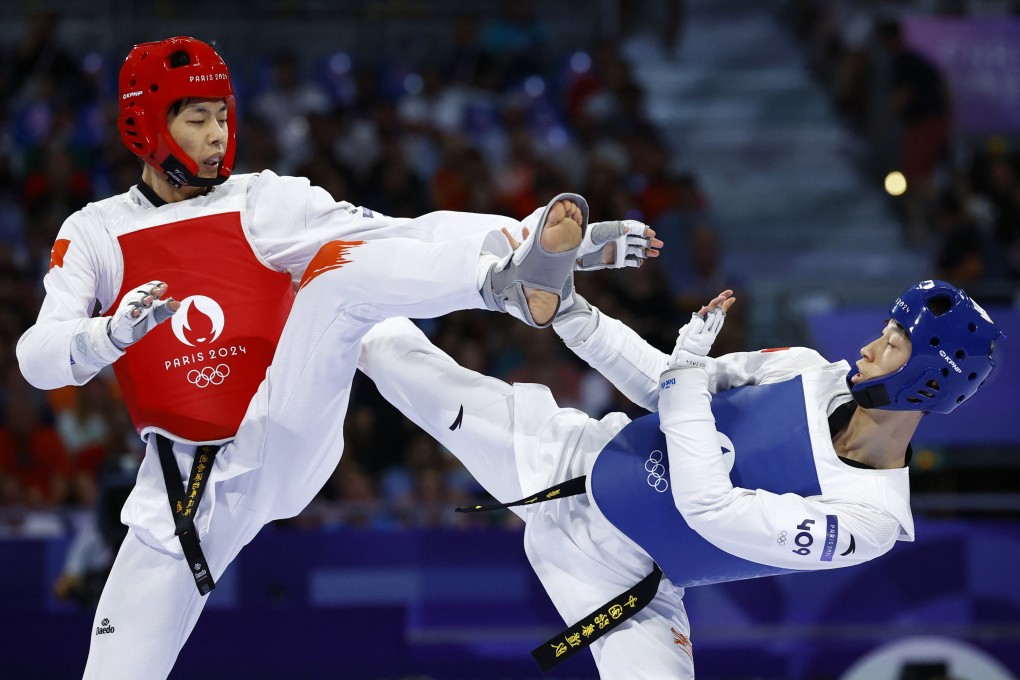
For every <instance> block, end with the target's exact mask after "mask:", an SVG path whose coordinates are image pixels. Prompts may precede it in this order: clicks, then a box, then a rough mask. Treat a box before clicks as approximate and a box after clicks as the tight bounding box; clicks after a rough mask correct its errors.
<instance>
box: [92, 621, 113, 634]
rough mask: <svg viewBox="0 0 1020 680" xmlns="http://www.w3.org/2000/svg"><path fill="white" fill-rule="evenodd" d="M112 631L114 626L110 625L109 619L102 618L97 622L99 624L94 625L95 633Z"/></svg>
mask: <svg viewBox="0 0 1020 680" xmlns="http://www.w3.org/2000/svg"><path fill="white" fill-rule="evenodd" d="M113 631H114V627H113V626H111V625H110V619H103V620H102V621H100V622H99V625H98V626H96V635H105V634H107V633H112V632H113Z"/></svg>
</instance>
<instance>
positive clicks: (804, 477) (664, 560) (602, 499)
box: [589, 376, 821, 587]
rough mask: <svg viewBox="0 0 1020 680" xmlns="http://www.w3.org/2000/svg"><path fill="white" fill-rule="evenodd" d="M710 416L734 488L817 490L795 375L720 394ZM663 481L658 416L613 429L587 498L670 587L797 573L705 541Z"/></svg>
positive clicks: (664, 460)
mask: <svg viewBox="0 0 1020 680" xmlns="http://www.w3.org/2000/svg"><path fill="white" fill-rule="evenodd" d="M712 413H713V414H714V415H715V420H716V429H717V430H718V431H719V433H720V434H722V435H724V436H723V437H721V438H720V439H721V441H723V442H725V443H723V445H722V446H721V449H722V450H721V451H720V455H723V456H728V455H732V456H733V468H732V470H731V471H730V479H731V480H732V481H733V485H734V486H738V487H743V488H747V489H764V490H766V491H771V492H773V493H777V494H783V493H795V494H799V495H801V496H816V495H818V494H820V493H821V489H820V487H819V483H818V473H817V470H816V468H815V461H814V454H813V452H812V447H811V440H810V436H809V433H808V423H807V413H806V410H805V405H804V387H803V382H802V380H801V378H800V377H799V376H798V377H796V378H792V379H790V380H786V381H784V382H781V383H774V384H771V385H748V386H745V387H739V388H736V389H732V390H726V391H724V392H720V393H719V394H716V395H714V396H713V398H712ZM727 439H728V440H729V441H728V442H727V441H726V440H727ZM727 449H729V450H727ZM668 481H669V460H668V457H667V455H666V438H665V436H664V435H663V434H662V432H661V430H660V429H659V414H657V413H652V414H650V415H647V416H643V417H641V418H638V419H637V420H635V421H633V422H632V423H630V424H629V425H627V426H626V427H625V428H623V429H622V430H620V432H619V433H618V434H617V435H616V437H614V438H613V440H612V441H610V442H609V443H608V444H607V445H606V446H605V448H604V449H603V450H602V452H601V453H600V454H599V456H598V458H597V459H596V461H595V465H594V467H593V468H592V471H591V474H590V476H589V484H590V488H591V494H592V497H593V498H594V499H595V502H596V504H597V505H598V507H599V509H600V510H601V511H602V513H603V514H604V515H605V516H606V518H607V519H608V520H609V521H610V522H612V523H613V525H614V526H615V527H616V528H617V529H619V530H620V531H622V532H623V533H624V534H626V535H627V536H628V537H629V538H630V539H631V540H633V541H634V542H635V543H637V544H638V545H640V546H641V547H642V548H643V549H644V550H645V552H647V553H648V554H649V555H650V556H651V557H652V559H654V560H655V562H656V563H657V564H658V565H659V567H661V568H662V571H663V573H665V574H666V576H668V577H669V579H670V580H671V581H672V582H673V583H674V584H675V585H678V586H682V587H688V586H696V585H705V584H709V583H721V582H724V581H736V580H739V579H747V578H757V577H759V576H772V575H775V574H785V573H790V572H793V571H796V570H793V569H783V568H779V567H771V566H768V565H764V564H758V563H756V562H751V561H749V560H745V559H743V558H740V557H736V556H734V555H731V554H729V553H727V552H725V551H723V550H720V549H719V548H716V547H715V546H714V545H712V544H711V543H709V542H708V541H706V540H705V539H704V538H702V537H701V536H700V535H699V534H698V533H697V532H695V531H694V530H693V529H691V528H690V527H689V526H688V525H687V523H686V522H685V521H684V518H683V516H682V515H681V514H680V511H679V510H677V509H676V506H675V505H674V503H673V495H672V493H671V492H670V491H669V486H668Z"/></svg>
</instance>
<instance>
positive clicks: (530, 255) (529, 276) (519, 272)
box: [482, 194, 588, 328]
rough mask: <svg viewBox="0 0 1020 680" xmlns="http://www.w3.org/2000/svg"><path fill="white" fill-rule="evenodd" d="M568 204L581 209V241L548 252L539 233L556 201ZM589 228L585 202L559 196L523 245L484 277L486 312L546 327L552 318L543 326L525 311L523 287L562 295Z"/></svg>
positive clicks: (546, 210) (530, 324)
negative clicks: (554, 251)
mask: <svg viewBox="0 0 1020 680" xmlns="http://www.w3.org/2000/svg"><path fill="white" fill-rule="evenodd" d="M564 200H566V201H571V202H572V203H574V204H575V205H577V207H578V208H579V209H580V210H581V218H582V224H581V225H580V227H581V239H580V240H578V242H577V246H575V247H574V248H571V249H569V250H565V251H563V252H561V253H550V252H549V251H547V250H546V249H545V248H543V247H542V232H544V231H545V228H546V222H547V221H548V219H549V212H550V211H551V210H552V209H553V206H554V205H556V203H557V202H558V201H564ZM587 229H588V202H587V201H585V200H584V198H583V197H581V196H579V195H577V194H560V195H559V196H557V197H556V198H554V199H552V200H551V201H549V205H547V206H546V208H545V210H544V211H543V212H542V216H541V218H540V219H539V222H538V227H536V228H535V230H534V231H533V232H532V233H531V234H529V235H528V238H526V239H525V240H524V243H522V244H521V245H520V247H519V248H518V249H517V250H515V251H514V252H513V253H512V254H511V255H509V256H508V257H507V258H506V259H505V260H503V261H502V262H500V263H499V264H497V265H496V266H495V267H494V268H493V269H492V271H490V272H489V275H488V276H487V277H486V281H485V285H483V286H482V296H483V297H484V298H485V303H486V306H487V307H488V308H489V309H493V310H499V311H501V312H507V313H508V314H510V315H512V316H514V317H516V318H518V319H520V320H521V321H523V322H525V323H526V324H528V325H529V326H534V327H535V328H545V327H546V326H549V325H550V324H551V323H552V319H550V320H549V321H548V322H546V323H544V324H539V323H536V322H535V319H534V317H532V315H531V310H530V309H529V308H528V300H527V298H526V297H525V295H524V287H525V286H527V287H528V288H533V289H536V290H544V291H548V292H550V293H556V294H557V295H559V294H561V292H562V290H563V287H564V284H565V282H566V280H567V278H568V277H569V276H570V273H571V272H572V271H573V269H574V261H575V260H576V259H577V248H578V247H579V246H580V245H581V241H583V239H584V234H585V231H586V230H587Z"/></svg>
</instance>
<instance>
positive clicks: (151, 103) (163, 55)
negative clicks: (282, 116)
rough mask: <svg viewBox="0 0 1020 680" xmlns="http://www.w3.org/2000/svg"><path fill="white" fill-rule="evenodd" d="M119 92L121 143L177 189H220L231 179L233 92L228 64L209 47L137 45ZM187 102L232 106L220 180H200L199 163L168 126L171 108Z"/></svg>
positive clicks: (178, 41) (171, 42)
mask: <svg viewBox="0 0 1020 680" xmlns="http://www.w3.org/2000/svg"><path fill="white" fill-rule="evenodd" d="M119 93H120V95H119V97H120V100H119V101H120V115H119V117H118V121H117V122H118V128H119V129H120V134H121V141H122V142H123V143H124V145H125V146H126V147H127V148H128V150H129V151H131V153H133V154H135V155H136V156H138V157H139V158H141V159H142V160H143V161H145V162H146V163H148V164H149V165H151V166H152V167H154V168H156V169H157V170H159V171H160V172H163V173H165V174H166V178H167V181H169V182H170V183H171V184H172V185H174V186H175V187H182V186H199V187H202V186H215V185H217V184H222V183H223V182H224V181H226V179H227V178H228V177H230V173H231V172H232V171H233V167H234V157H235V154H236V151H237V144H236V130H237V119H236V118H237V116H236V110H235V106H234V90H233V87H232V85H231V83H230V73H229V71H228V70H227V65H226V64H225V63H224V61H223V59H222V58H221V57H220V55H219V54H217V53H216V50H214V49H213V48H212V47H211V46H210V45H208V44H206V43H204V42H202V41H201V40H196V39H195V38H189V37H185V36H178V37H175V38H168V39H166V40H161V41H159V42H150V43H141V44H139V45H135V47H134V49H132V50H131V52H130V53H129V54H128V56H127V58H126V59H125V60H124V65H123V66H122V67H121V70H120V81H119ZM187 98H195V99H222V100H223V101H224V102H225V103H226V105H227V132H228V137H227V147H226V149H225V150H224V154H223V161H222V162H221V163H220V167H219V171H218V172H217V176H216V177H215V178H202V177H199V176H198V173H199V168H198V163H196V162H195V161H194V160H193V159H191V158H189V157H188V155H187V154H186V153H184V151H183V150H182V149H181V148H180V146H178V144H177V143H176V142H175V141H174V139H173V137H172V136H171V134H170V129H169V127H168V126H167V116H168V115H169V113H170V108H171V107H172V106H173V105H174V104H175V103H176V102H179V101H181V100H182V99H187Z"/></svg>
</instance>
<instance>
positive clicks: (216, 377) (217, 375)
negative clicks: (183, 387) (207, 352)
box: [188, 364, 230, 388]
mask: <svg viewBox="0 0 1020 680" xmlns="http://www.w3.org/2000/svg"><path fill="white" fill-rule="evenodd" d="M228 375H230V366H227V365H226V364H220V365H218V366H217V367H216V368H213V367H212V366H206V367H205V368H203V369H201V370H199V369H197V368H193V369H191V370H190V371H188V382H189V383H191V384H192V385H194V386H195V387H198V388H203V387H209V385H221V384H222V383H223V381H224V380H226V379H227V376H228Z"/></svg>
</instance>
